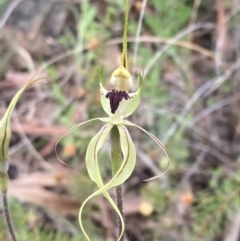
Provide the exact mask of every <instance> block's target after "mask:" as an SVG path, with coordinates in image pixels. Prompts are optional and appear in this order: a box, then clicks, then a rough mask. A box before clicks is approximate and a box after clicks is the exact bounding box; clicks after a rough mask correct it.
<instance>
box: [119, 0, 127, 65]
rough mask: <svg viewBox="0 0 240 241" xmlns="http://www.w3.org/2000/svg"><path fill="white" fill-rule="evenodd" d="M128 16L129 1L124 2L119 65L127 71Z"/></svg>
mask: <svg viewBox="0 0 240 241" xmlns="http://www.w3.org/2000/svg"><path fill="white" fill-rule="evenodd" d="M128 16H129V0H125V20H124V30H123V50H122V61H121V64H122V66H124V67H125V68H126V69H128V58H127V31H128Z"/></svg>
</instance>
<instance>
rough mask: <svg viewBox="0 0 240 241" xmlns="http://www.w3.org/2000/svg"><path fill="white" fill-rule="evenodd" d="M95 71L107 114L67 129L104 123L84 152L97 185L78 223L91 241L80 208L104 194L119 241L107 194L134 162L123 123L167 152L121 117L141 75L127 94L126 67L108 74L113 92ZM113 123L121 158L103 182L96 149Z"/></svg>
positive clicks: (134, 103) (133, 101) (129, 109)
mask: <svg viewBox="0 0 240 241" xmlns="http://www.w3.org/2000/svg"><path fill="white" fill-rule="evenodd" d="M98 71H99V77H100V92H101V104H102V107H103V109H104V111H105V112H106V113H107V114H108V116H109V117H106V118H96V119H92V120H88V121H86V122H83V123H80V124H78V125H76V126H74V127H73V128H72V129H70V131H72V130H73V129H75V128H76V127H79V126H82V125H84V124H86V123H88V122H91V121H94V120H101V121H103V122H105V123H106V124H105V125H104V126H103V127H102V128H101V130H100V131H99V132H98V133H97V134H96V135H95V136H94V137H93V138H92V140H91V141H90V143H89V145H88V148H87V152H86V166H87V171H88V174H89V176H90V178H91V179H92V180H93V181H94V182H95V183H96V184H97V186H98V190H97V191H96V192H94V193H93V194H92V195H90V196H89V197H88V198H87V199H86V200H85V201H84V202H83V204H82V206H81V208H80V211H79V223H80V227H81V230H82V232H83V234H84V235H85V237H86V239H87V240H88V241H90V238H89V236H88V235H87V233H86V231H85V229H84V227H83V224H82V211H83V208H84V206H85V205H86V203H87V202H88V201H89V200H90V199H91V198H93V197H95V196H97V195H100V194H103V195H104V196H105V198H106V199H107V200H108V201H109V203H110V204H111V205H112V207H113V208H114V210H115V211H116V213H117V214H118V216H119V220H120V222H121V227H122V230H121V233H120V236H119V238H118V241H119V240H121V237H122V235H123V232H124V220H123V217H122V215H121V213H120V211H119V209H118V207H117V206H116V204H115V202H114V201H113V199H112V198H111V196H110V195H109V193H108V190H109V189H110V188H112V187H117V186H118V185H121V184H123V183H124V182H125V181H126V180H127V179H128V178H129V176H130V175H131V174H132V172H133V170H134V167H135V164H136V150H135V147H134V144H133V141H132V139H131V136H130V134H129V132H128V130H127V128H126V126H135V127H137V128H139V129H140V130H142V131H144V132H145V133H146V134H148V135H149V136H150V137H151V138H152V139H153V140H154V141H155V142H156V143H157V144H158V145H159V146H160V147H161V149H162V150H163V151H164V152H165V154H166V155H167V152H166V149H165V147H164V146H163V144H162V143H161V142H160V141H159V140H158V139H157V137H155V136H154V135H153V134H151V133H149V132H148V131H146V130H144V129H143V128H141V127H140V126H137V125H136V124H134V123H132V122H130V121H127V120H125V119H124V118H125V117H127V116H130V115H131V114H132V113H133V112H134V111H135V110H136V109H137V107H138V105H139V103H140V96H141V83H142V80H143V77H142V76H141V75H140V85H139V88H138V90H137V91H136V92H134V93H129V92H128V91H129V89H130V87H131V86H132V77H131V75H130V73H129V72H128V70H127V69H126V68H125V67H123V66H120V67H119V68H117V69H116V70H115V71H114V72H113V74H112V77H111V83H112V84H114V85H115V86H116V89H114V90H112V91H107V90H106V89H105V88H104V87H103V85H102V72H103V70H102V69H99V70H98ZM113 126H117V128H118V131H119V136H120V143H121V151H122V156H123V159H122V163H121V165H120V168H119V169H118V171H117V172H116V173H115V175H114V176H113V177H112V179H111V180H110V181H109V182H108V183H106V184H104V183H103V180H102V176H101V173H100V169H99V162H98V151H99V150H100V149H101V147H102V146H103V144H104V142H105V141H106V139H107V137H108V136H109V133H110V131H111V129H112V128H113ZM68 133H69V132H68ZM68 133H67V134H68ZM161 175H162V174H161ZM159 176H160V175H159ZM159 176H155V177H153V178H150V179H147V180H145V181H149V180H152V179H155V178H157V177H159Z"/></svg>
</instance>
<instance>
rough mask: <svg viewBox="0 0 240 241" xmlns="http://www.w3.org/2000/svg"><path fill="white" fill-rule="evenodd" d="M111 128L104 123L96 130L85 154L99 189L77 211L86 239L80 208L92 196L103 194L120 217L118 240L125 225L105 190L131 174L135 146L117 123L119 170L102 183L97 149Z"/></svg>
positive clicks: (124, 129) (123, 128)
mask: <svg viewBox="0 0 240 241" xmlns="http://www.w3.org/2000/svg"><path fill="white" fill-rule="evenodd" d="M111 128H112V125H111V124H106V125H105V126H104V127H103V128H102V129H101V130H100V131H99V132H98V134H97V135H96V136H94V137H93V139H92V140H91V142H90V143H89V146H88V150H87V154H86V163H87V169H88V172H89V175H90V177H91V179H92V180H93V181H94V182H96V184H97V186H98V187H99V190H97V191H96V192H94V193H93V194H92V195H90V196H89V197H88V198H87V199H86V200H85V201H84V203H83V204H82V206H81V208H80V211H79V223H80V227H81V229H82V231H83V233H84V235H85V236H86V238H87V240H90V238H89V237H88V235H87V233H86V231H85V229H84V228H83V224H82V210H83V208H84V206H85V205H86V203H87V202H88V201H89V200H90V199H91V198H93V197H95V196H97V195H100V194H103V195H104V196H105V197H106V198H107V200H108V201H109V202H110V204H111V205H112V207H113V208H114V210H115V211H116V212H117V214H118V216H119V218H120V221H121V223H122V232H121V235H120V237H119V238H118V240H120V239H121V237H122V235H123V231H124V227H125V226H124V220H123V217H122V215H121V213H120V211H119V209H118V207H117V206H116V204H115V203H114V201H113V200H112V198H111V197H110V195H109V194H108V192H107V191H108V190H109V189H110V188H112V187H115V186H118V185H120V184H122V183H123V182H125V181H126V179H127V178H128V177H129V176H130V175H131V173H132V172H133V169H134V167H135V163H136V151H135V148H134V145H133V142H132V139H131V137H130V135H129V132H128V130H127V129H126V127H124V126H123V125H119V126H118V130H119V134H120V142H121V149H122V153H123V162H122V164H121V166H120V168H119V170H118V171H117V173H116V174H115V175H114V177H113V178H112V179H111V180H110V181H109V182H108V183H107V184H104V183H103V181H102V177H101V173H100V170H99V165H98V160H97V153H98V151H99V149H100V148H101V147H102V146H103V144H104V141H105V140H106V138H107V136H108V134H109V132H110V130H111Z"/></svg>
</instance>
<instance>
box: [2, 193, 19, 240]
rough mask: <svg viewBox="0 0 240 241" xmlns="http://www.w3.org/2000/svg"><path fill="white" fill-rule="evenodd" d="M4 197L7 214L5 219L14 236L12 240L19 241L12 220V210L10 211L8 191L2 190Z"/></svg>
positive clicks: (5, 212)
mask: <svg viewBox="0 0 240 241" xmlns="http://www.w3.org/2000/svg"><path fill="white" fill-rule="evenodd" d="M2 199H3V208H4V214H5V219H6V223H7V227H8V231H9V234H10V236H11V238H12V241H17V238H16V234H15V230H14V226H13V222H12V219H11V215H10V211H9V205H8V195H7V192H2Z"/></svg>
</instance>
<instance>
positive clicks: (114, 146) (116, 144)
mask: <svg viewBox="0 0 240 241" xmlns="http://www.w3.org/2000/svg"><path fill="white" fill-rule="evenodd" d="M110 136H111V157H112V175H113V176H114V175H115V174H116V172H117V171H118V170H119V168H120V166H121V163H122V159H123V155H122V150H121V143H120V135H119V131H118V128H117V126H114V127H113V128H112V130H111V133H110ZM116 202H117V207H118V209H119V211H120V213H121V215H122V217H123V218H124V214H123V191H122V186H121V185H119V186H117V187H116ZM117 223H118V232H119V235H120V234H121V230H122V224H121V221H120V218H119V217H118V221H117ZM124 235H125V234H124ZM124 235H123V236H122V238H121V240H120V241H123V240H124Z"/></svg>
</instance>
